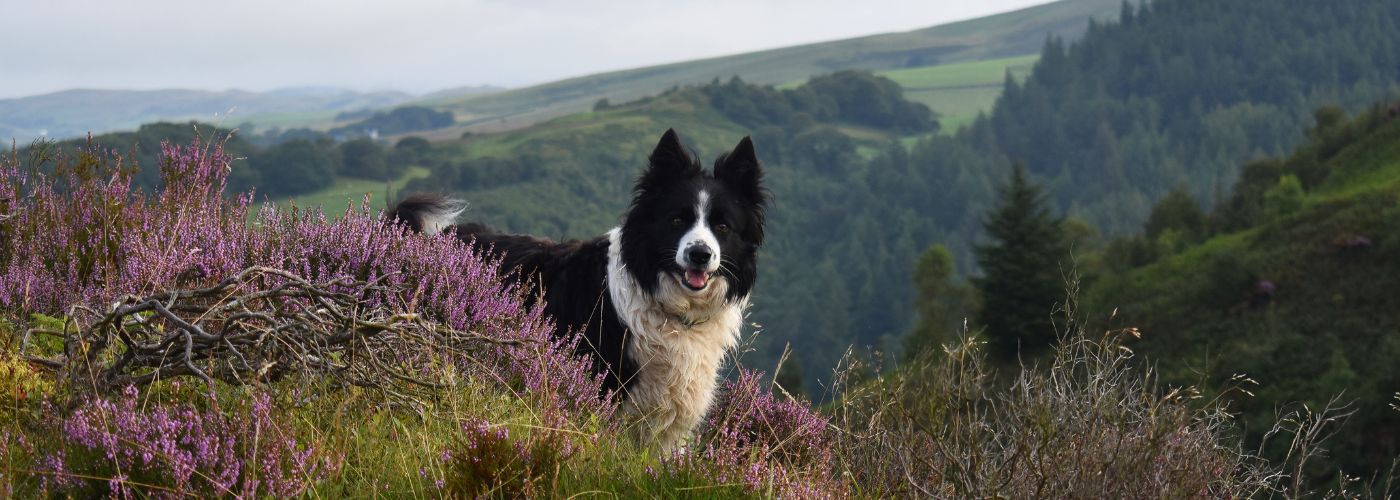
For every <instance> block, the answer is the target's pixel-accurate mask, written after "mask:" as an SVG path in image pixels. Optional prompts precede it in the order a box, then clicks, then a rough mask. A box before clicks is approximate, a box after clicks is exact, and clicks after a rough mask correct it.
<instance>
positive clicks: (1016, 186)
mask: <svg viewBox="0 0 1400 500" xmlns="http://www.w3.org/2000/svg"><path fill="white" fill-rule="evenodd" d="M1061 222H1062V221H1061V219H1060V218H1058V217H1055V216H1053V215H1051V213H1050V208H1049V207H1048V206H1047V204H1046V201H1045V197H1044V194H1043V193H1042V192H1041V188H1040V186H1037V185H1035V184H1033V183H1032V182H1031V180H1030V178H1029V177H1028V175H1027V174H1026V169H1025V167H1024V166H1022V165H1019V164H1017V165H1016V167H1015V168H1014V169H1013V171H1012V175H1011V182H1010V183H1008V184H1007V185H1005V186H1003V187H1002V188H1001V190H1000V200H998V202H997V206H996V207H995V208H994V209H993V210H992V212H991V213H990V214H989V215H988V216H987V219H986V220H985V221H984V222H983V227H984V228H985V229H986V231H987V235H988V236H989V237H990V238H991V240H992V242H991V244H988V245H979V246H978V247H977V249H976V251H977V262H978V264H980V265H981V266H982V273H983V275H982V277H981V278H978V279H976V280H975V284H976V285H977V288H978V290H979V291H980V292H981V294H982V311H981V313H980V314H979V315H978V319H979V323H980V326H981V327H982V328H983V332H984V333H985V335H986V336H987V338H988V340H989V341H990V342H991V344H992V347H993V350H994V352H995V353H997V354H998V355H999V356H1000V357H1002V359H1006V360H1009V359H1014V358H1015V357H1016V355H1017V353H1027V354H1031V353H1034V352H1036V351H1038V350H1040V349H1042V348H1044V347H1046V346H1049V345H1050V344H1052V343H1053V342H1054V340H1055V325H1054V323H1053V322H1052V320H1051V317H1052V314H1053V312H1054V309H1055V306H1056V304H1058V303H1059V302H1060V301H1061V298H1062V297H1063V294H1064V282H1063V279H1062V275H1061V269H1060V266H1061V263H1062V262H1063V263H1068V260H1069V252H1068V249H1067V245H1066V244H1065V237H1064V230H1063V228H1062V227H1061Z"/></svg>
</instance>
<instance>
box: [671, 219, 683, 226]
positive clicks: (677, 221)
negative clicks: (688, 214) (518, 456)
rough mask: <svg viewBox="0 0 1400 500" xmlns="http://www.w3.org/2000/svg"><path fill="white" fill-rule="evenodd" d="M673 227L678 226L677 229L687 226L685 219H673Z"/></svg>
mask: <svg viewBox="0 0 1400 500" xmlns="http://www.w3.org/2000/svg"><path fill="white" fill-rule="evenodd" d="M671 225H672V226H676V227H681V226H684V225H685V219H682V218H680V217H676V218H674V219H671Z"/></svg>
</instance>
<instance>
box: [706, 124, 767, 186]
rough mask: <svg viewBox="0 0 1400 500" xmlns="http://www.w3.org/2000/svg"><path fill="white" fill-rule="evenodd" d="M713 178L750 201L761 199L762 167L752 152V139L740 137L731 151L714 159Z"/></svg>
mask: <svg viewBox="0 0 1400 500" xmlns="http://www.w3.org/2000/svg"><path fill="white" fill-rule="evenodd" d="M715 178H716V179H719V180H720V182H723V183H725V185H727V186H729V187H730V188H731V189H736V190H738V191H739V192H740V193H744V194H745V195H746V196H748V197H749V199H750V200H752V201H755V202H762V201H763V167H760V166H759V164H758V156H757V155H755V154H754V152H753V140H752V139H749V138H748V137H745V138H743V139H740V140H739V144H738V145H736V146H734V150H733V151H730V152H729V154H726V155H724V156H721V157H719V159H718V160H716V161H715Z"/></svg>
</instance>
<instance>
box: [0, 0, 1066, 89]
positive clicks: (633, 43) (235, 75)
mask: <svg viewBox="0 0 1400 500" xmlns="http://www.w3.org/2000/svg"><path fill="white" fill-rule="evenodd" d="M1047 1H1048V0H977V1H971V0H859V1H851V0H846V1H837V0H779V1H765V2H760V1H743V0H719V1H711V2H702V1H694V0H654V1H649V2H640V1H629V2H621V1H601V0H573V1H570V0H543V1H506V0H459V1H450V0H248V1H238V0H130V1H120V0H6V1H4V2H0V98H7V97H19V96H25V95H34V94H42V93H47V92H53V91H58V90H64V89H70V88H114V89H162V88H197V89H210V90H223V89H232V88H236V89H245V90H267V89H272V88H278V87H289V86H339V87H347V88H353V89H357V90H375V89H397V90H404V91H409V92H427V91H432V90H438V89H443V88H449V87H458V86H464V85H483V84H490V85H499V86H508V87H516V86H524V85H530V84H535V83H543V82H547V81H551V80H557V79H560V78H565V77H570V76H578V75H584V74H589V73H596V72H599V71H607V70H615V69H625V68H633V67H639V66H648V65H652V64H659V63H667V62H675V61H683V60H688V59H696V58H701V57H709V56H719V55H726V54H735V53H741V52H749V51H753V50H760V49H767V48H775V47H783V46H788V45H795V44H802V43H808V42H817V41H824V40H832V39H838V38H847V37H852V36H860V35H868V34H875V33H883V32H890V31H905V30H911V29H917V28H923V27H927V26H932V25H936V24H942V23H946V22H950V21H957V20H962V19H970V18H974V17H980V16H983V15H987V14H992V13H997V12H1005V11H1009V10H1014V9H1017V8H1021V7H1026V6H1030V5H1035V4H1041V3H1046V2H1047Z"/></svg>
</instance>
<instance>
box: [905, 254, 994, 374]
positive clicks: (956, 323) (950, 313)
mask: <svg viewBox="0 0 1400 500" xmlns="http://www.w3.org/2000/svg"><path fill="white" fill-rule="evenodd" d="M955 271H956V269H955V268H954V267H953V254H952V253H951V252H949V251H948V248H947V247H944V246H943V245H933V246H930V247H929V248H928V250H925V251H924V254H923V255H921V256H919V261H918V263H916V264H915V265H914V291H915V299H914V301H915V309H916V311H917V313H918V316H919V319H918V322H917V323H915V325H914V329H913V330H911V331H910V332H909V333H908V334H906V335H905V337H904V357H905V359H906V360H910V359H914V358H915V357H917V356H919V355H920V354H921V353H922V352H923V351H925V350H928V349H932V348H935V347H937V346H941V345H943V344H947V343H949V342H951V341H952V340H953V339H955V338H957V336H958V335H959V334H962V333H963V322H964V320H966V319H967V318H968V317H969V316H971V315H972V314H973V313H975V312H976V298H977V297H976V291H975V290H973V289H972V288H971V287H969V286H967V285H966V284H962V283H956V282H954V278H955Z"/></svg>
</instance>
